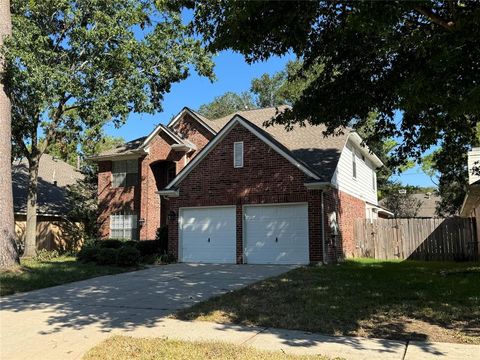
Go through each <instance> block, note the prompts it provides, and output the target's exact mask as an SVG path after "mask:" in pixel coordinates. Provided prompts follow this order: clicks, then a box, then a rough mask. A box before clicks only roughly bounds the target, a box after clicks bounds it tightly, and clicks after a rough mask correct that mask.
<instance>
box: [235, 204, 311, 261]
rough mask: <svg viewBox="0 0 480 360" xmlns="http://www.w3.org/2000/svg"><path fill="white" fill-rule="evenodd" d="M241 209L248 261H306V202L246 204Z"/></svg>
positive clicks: (307, 257) (307, 258)
mask: <svg viewBox="0 0 480 360" xmlns="http://www.w3.org/2000/svg"><path fill="white" fill-rule="evenodd" d="M244 212H245V258H246V261H247V262H248V263H250V264H306V263H308V260H309V256H308V206H307V204H282V205H262V206H250V207H248V206H247V207H245V209H244Z"/></svg>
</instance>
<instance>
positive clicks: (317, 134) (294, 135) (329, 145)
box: [99, 105, 350, 181]
mask: <svg viewBox="0 0 480 360" xmlns="http://www.w3.org/2000/svg"><path fill="white" fill-rule="evenodd" d="M285 108H287V106H286V105H284V106H279V107H269V108H262V109H254V110H245V111H238V112H236V113H233V114H230V115H227V116H224V117H221V118H219V119H213V120H211V119H208V118H207V117H205V116H203V115H202V114H200V113H198V112H196V111H193V110H190V109H187V110H188V111H191V112H192V113H194V114H195V115H196V116H197V117H198V118H199V119H200V120H201V121H202V122H203V123H205V124H206V125H207V126H208V127H210V128H211V129H212V130H213V131H215V132H217V133H218V132H220V130H222V128H223V127H224V126H225V125H226V124H227V123H228V122H229V121H230V120H231V119H232V118H233V117H234V116H235V115H239V116H241V117H242V118H244V119H245V120H247V121H248V122H250V123H251V124H253V125H255V126H256V127H257V128H258V129H259V130H261V131H262V133H263V134H264V135H267V136H269V137H270V139H272V140H274V141H275V142H277V143H278V144H280V145H281V146H282V147H284V148H285V149H286V150H288V151H289V152H290V153H291V155H292V156H293V157H294V158H296V159H297V160H298V161H300V162H302V163H303V164H305V165H306V166H307V167H308V168H309V169H311V170H312V171H313V172H314V173H316V174H317V175H318V176H319V177H320V178H321V180H322V181H330V180H331V178H332V176H333V173H334V172H335V168H336V166H337V163H338V160H339V158H340V154H341V152H342V149H343V147H344V146H345V143H346V141H347V138H348V136H349V134H350V129H345V130H344V133H343V134H341V135H337V136H328V137H325V136H324V135H323V132H324V131H325V130H326V127H325V126H323V125H319V126H311V125H308V124H307V125H306V126H298V125H297V126H294V127H293V131H287V130H285V128H284V126H282V125H276V126H269V127H264V126H263V123H264V122H265V121H268V120H271V119H272V118H274V117H275V116H276V115H277V114H278V113H279V112H281V111H283V110H284V109H285ZM168 130H172V129H171V128H168ZM172 131H173V130H172ZM146 138H147V137H141V138H138V139H135V140H132V141H130V142H128V143H126V144H125V145H121V146H119V147H117V148H115V149H112V150H109V151H106V152H103V153H101V154H100V155H99V157H105V156H115V155H128V154H133V153H135V150H137V149H138V148H139V147H140V146H141V145H142V143H143V142H144V141H145V139H146ZM182 141H184V142H187V141H186V140H182Z"/></svg>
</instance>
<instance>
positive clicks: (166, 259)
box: [153, 254, 175, 265]
mask: <svg viewBox="0 0 480 360" xmlns="http://www.w3.org/2000/svg"><path fill="white" fill-rule="evenodd" d="M173 262H175V258H174V257H173V255H171V254H162V255H157V256H156V257H155V260H154V262H153V263H154V264H155V265H163V264H170V263H173Z"/></svg>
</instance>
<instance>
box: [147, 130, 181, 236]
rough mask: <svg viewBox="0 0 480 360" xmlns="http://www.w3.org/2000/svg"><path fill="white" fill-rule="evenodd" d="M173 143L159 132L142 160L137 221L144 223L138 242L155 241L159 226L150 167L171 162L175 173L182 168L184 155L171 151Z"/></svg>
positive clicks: (158, 202)
mask: <svg viewBox="0 0 480 360" xmlns="http://www.w3.org/2000/svg"><path fill="white" fill-rule="evenodd" d="M172 143H173V140H171V139H170V138H169V137H168V135H166V134H165V133H164V132H162V131H161V132H160V133H159V134H158V135H157V136H155V138H154V139H152V141H151V142H150V144H149V145H148V155H147V156H145V157H144V158H143V159H142V162H141V172H140V188H141V191H140V194H141V195H140V213H139V219H140V218H141V219H144V220H145V222H144V224H143V226H142V227H141V229H140V240H153V239H155V236H156V232H157V229H158V227H159V226H160V201H165V200H160V196H159V195H158V194H157V193H156V192H157V191H158V190H159V189H157V184H156V181H155V175H154V172H153V171H152V167H151V166H152V165H153V164H155V163H157V162H158V161H165V160H167V161H173V162H176V164H177V173H178V171H179V170H180V169H181V168H182V167H183V164H184V155H185V153H184V152H182V151H172V150H171V148H170V145H171V144H172Z"/></svg>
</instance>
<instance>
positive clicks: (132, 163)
mask: <svg viewBox="0 0 480 360" xmlns="http://www.w3.org/2000/svg"><path fill="white" fill-rule="evenodd" d="M129 174H137V176H136V181H135V184H133V185H132V184H127V177H128V175H129ZM111 182H112V187H113V188H117V187H127V186H136V185H138V159H130V160H116V161H112V179H111Z"/></svg>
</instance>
